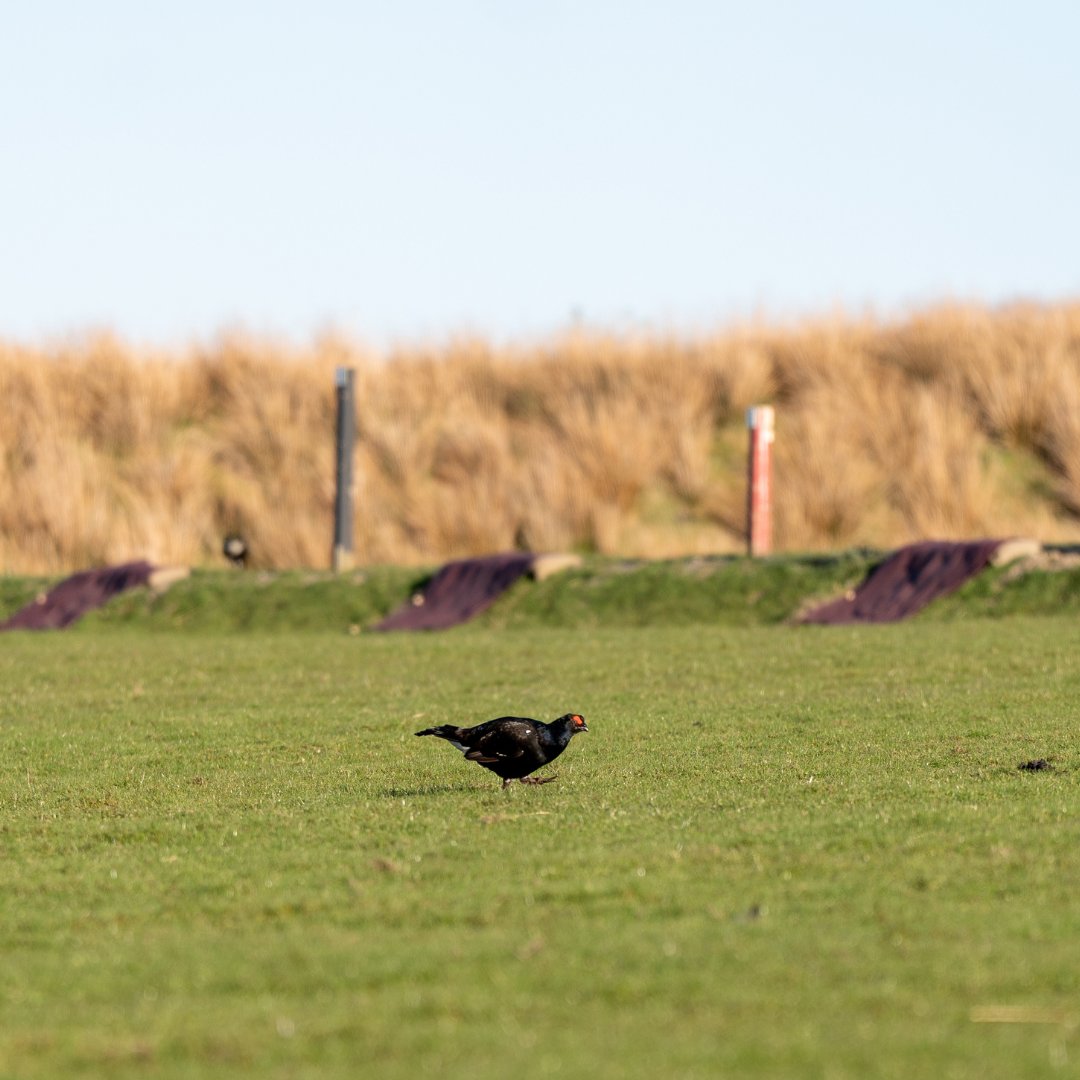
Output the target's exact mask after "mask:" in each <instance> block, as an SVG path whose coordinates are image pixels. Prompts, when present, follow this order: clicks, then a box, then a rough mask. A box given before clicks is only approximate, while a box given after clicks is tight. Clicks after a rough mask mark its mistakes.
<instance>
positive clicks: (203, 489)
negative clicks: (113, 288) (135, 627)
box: [0, 304, 1080, 573]
mask: <svg viewBox="0 0 1080 1080" xmlns="http://www.w3.org/2000/svg"><path fill="white" fill-rule="evenodd" d="M339 365H348V366H352V367H354V368H355V369H356V371H357V377H356V387H357V401H358V428H359V442H358V447H357V456H356V462H355V476H356V492H355V494H356V508H357V513H356V521H355V536H356V546H357V557H358V559H359V560H360V561H361V562H399V563H425V562H436V561H439V560H442V559H446V558H451V557H457V556H463V555H467V554H475V553H479V552H485V551H494V550H503V549H507V548H513V547H527V548H532V549H536V550H552V549H568V548H575V549H586V550H596V551H600V552H605V553H618V554H625V555H643V556H670V555H677V554H683V553H691V552H709V551H716V552H725V551H734V550H741V548H742V546H743V528H744V516H745V476H744V469H745V456H746V446H745V443H746V434H745V430H744V427H743V415H744V412H745V410H746V408H747V407H748V406H750V405H752V404H756V403H760V402H765V401H771V402H774V403H775V404H776V406H777V412H778V421H777V426H778V436H777V443H776V484H775V489H776V505H775V523H776V524H775V528H776V542H777V545H778V546H779V547H780V548H781V549H787V550H814V549H823V548H833V547H838V546H846V545H852V544H867V545H874V546H879V547H891V546H894V545H897V544H900V543H903V542H906V541H909V540H913V539H917V538H922V537H927V536H936V537H943V538H949V537H953V538H955V537H970V536H978V535H1005V534H1020V533H1023V534H1030V535H1036V536H1038V537H1040V538H1042V539H1044V540H1073V539H1077V538H1080V518H1078V515H1080V304H1071V305H1058V306H1053V307H1038V306H1026V307H1024V306H1017V307H1013V308H1008V309H997V310H990V309H985V308H976V307H960V306H955V307H940V308H936V309H932V310H928V311H925V312H922V313H919V314H917V315H915V316H913V317H911V318H909V319H907V320H904V321H899V322H886V321H876V320H872V319H867V318H864V319H846V318H842V317H834V318H830V319H824V320H818V321H810V322H807V323H805V324H803V325H799V326H793V327H780V326H769V325H748V326H741V327H733V328H730V329H727V330H723V331H719V332H716V333H713V334H707V335H698V336H685V337H679V336H665V335H659V334H656V335H645V336H608V335H604V334H599V333H582V332H578V333H572V334H568V335H565V336H559V337H555V338H552V339H550V340H548V341H546V342H542V343H540V344H536V345H530V346H520V347H508V348H500V349H495V348H493V347H492V346H491V345H490V344H489V343H487V342H485V341H483V340H461V341H456V342H451V343H448V344H446V345H444V346H442V347H439V348H432V349H424V348H414V349H403V350H400V351H397V352H395V353H393V354H392V355H376V354H374V353H372V352H368V351H365V350H364V349H362V348H361V347H359V346H358V345H356V344H355V343H351V342H349V341H345V340H341V339H336V338H329V337H328V338H325V339H321V340H318V341H315V342H312V343H311V344H310V345H308V346H306V347H300V348H297V347H285V346H282V345H280V344H275V343H273V342H269V341H265V340H257V339H248V338H244V337H242V336H232V337H225V338H222V339H221V340H219V341H217V342H215V343H213V344H209V345H201V346H198V347H195V348H190V349H186V350H175V351H172V352H167V351H162V352H152V351H146V350H136V349H134V348H132V347H131V346H129V345H127V344H125V343H124V342H122V341H120V340H118V339H116V338H114V337H111V336H108V335H101V336H96V337H92V338H87V339H83V340H79V341H74V342H65V343H61V344H54V345H49V346H42V347H30V346H27V345H20V344H14V343H9V344H0V401H2V402H3V408H4V419H3V424H2V426H0V494H2V498H0V571H4V572H21V573H37V572H62V571H68V570H72V569H75V568H80V567H84V566H88V565H93V564H100V563H105V562H113V561H119V560H123V559H127V558H136V557H147V558H150V559H152V560H156V561H160V562H182V563H194V564H214V563H217V562H220V560H221V556H220V545H221V539H222V537H223V536H224V535H225V534H226V533H227V532H229V531H233V530H238V531H240V532H242V533H243V534H244V535H245V536H246V537H247V538H248V540H249V543H250V546H251V549H252V552H253V560H254V562H255V564H256V565H261V566H267V567H286V566H325V565H327V564H328V561H329V557H330V538H331V523H332V505H333V494H334V492H333V423H334V392H333V370H334V368H335V367H336V366H339Z"/></svg>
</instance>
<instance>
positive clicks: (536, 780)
mask: <svg viewBox="0 0 1080 1080" xmlns="http://www.w3.org/2000/svg"><path fill="white" fill-rule="evenodd" d="M558 779H559V774H558V773H556V774H555V775H554V776H523V777H522V778H521V782H522V783H523V784H550V783H551V782H552V781H553V780H558Z"/></svg>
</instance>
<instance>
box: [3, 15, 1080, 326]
mask: <svg viewBox="0 0 1080 1080" xmlns="http://www.w3.org/2000/svg"><path fill="white" fill-rule="evenodd" d="M1078 48H1080V4H1077V3H1075V2H1074V0H1060V2H1047V0H1025V2H1024V3H1022V4H1021V3H1017V2H1009V3H999V2H994V0H987V2H975V0H970V2H959V0H958V2H950V0H908V2H906V3H896V2H877V0H866V2H862V3H856V2H838V0H812V2H811V0H807V2H805V3H794V2H782V0H738V2H726V0H715V2H707V0H649V2H634V0H566V2H564V0H501V2H500V0H384V2H380V3H375V2H354V3H347V2H344V0H337V2H334V0H302V2H299V0H298V2H295V3H294V2H276V0H262V2H257V3H256V2H247V0H244V2H230V0H214V2H209V0H184V3H168V4H166V3H163V2H157V0H95V2H82V0H79V2H73V0H67V2H64V0H34V2H27V3H21V4H16V3H11V4H5V5H4V10H3V13H2V16H0V147H2V150H0V337H4V338H8V339H12V338H14V339H16V340H21V341H31V342H32V341H38V340H42V339H48V338H51V337H54V336H57V335H63V334H67V333H70V332H73V331H76V332H77V331H80V330H82V329H86V328H92V327H98V326H108V327H110V328H112V329H114V330H116V331H118V332H119V333H120V334H121V335H123V336H126V337H129V338H131V339H133V340H135V341H152V342H158V343H161V344H183V343H186V342H187V341H189V340H192V339H194V338H208V337H212V336H213V335H215V334H216V333H217V332H219V331H220V330H222V329H225V328H228V327H236V326H244V327H247V328H249V329H251V330H254V331H257V332H272V333H280V334H284V335H288V336H290V337H294V338H296V339H300V340H303V339H305V338H306V337H308V336H310V335H311V334H313V333H316V332H318V331H319V330H321V329H325V328H327V327H336V328H338V329H340V330H343V331H345V332H348V333H350V334H353V335H355V336H357V337H358V338H360V339H362V340H366V341H368V342H370V343H371V344H374V345H383V344H386V343H389V342H392V341H398V340H405V341H415V340H420V339H430V338H433V337H434V338H441V337H444V336H446V335H448V334H451V333H454V332H458V331H479V332H481V333H484V334H487V335H490V336H492V337H494V338H496V339H506V338H521V337H533V336H536V335H538V334H539V335H542V334H545V333H548V332H549V331H552V330H557V329H560V328H562V327H565V326H566V325H567V324H568V323H569V322H570V321H571V320H572V319H575V318H577V319H583V320H584V322H585V323H586V324H588V325H593V326H598V327H604V328H611V329H615V330H622V329H627V328H632V327H640V326H648V327H660V328H665V329H679V328H687V329H698V328H709V327H712V326H715V325H722V324H724V323H727V322H729V321H731V320H732V319H736V318H741V317H744V316H751V315H754V314H755V313H764V314H765V315H778V316H783V317H787V316H791V315H798V314H804V313H816V312H824V313H827V312H829V311H831V310H833V309H834V308H836V307H838V306H840V307H843V308H845V309H847V310H850V311H862V310H863V309H864V308H866V307H869V308H871V309H872V310H876V311H878V312H887V313H893V312H897V311H904V310H907V309H909V308H912V307H918V306H921V305H924V304H927V303H931V302H934V301H936V300H939V299H945V298H958V299H973V300H980V301H986V302H990V303H996V302H1001V301H1007V300H1010V299H1014V298H1018V297H1023V298H1033V299H1040V300H1054V299H1060V298H1064V297H1077V296H1080V138H1078V137H1077V129H1078V123H1080V120H1078V118H1080V62H1078V61H1077V55H1078V53H1077V50H1078Z"/></svg>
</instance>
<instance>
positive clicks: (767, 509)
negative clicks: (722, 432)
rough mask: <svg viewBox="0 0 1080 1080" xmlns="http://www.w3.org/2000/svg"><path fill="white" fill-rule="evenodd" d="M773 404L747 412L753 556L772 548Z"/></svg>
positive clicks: (749, 525)
mask: <svg viewBox="0 0 1080 1080" xmlns="http://www.w3.org/2000/svg"><path fill="white" fill-rule="evenodd" d="M774 422H775V411H774V410H773V407H772V406H771V405H755V406H754V407H753V408H752V409H748V410H747V412H746V426H747V427H748V428H749V429H750V459H749V461H748V463H747V479H746V551H747V554H748V555H750V556H751V557H755V556H758V555H768V554H769V552H770V551H772V444H773V440H774V439H775V438H776V432H775V430H774V427H773V424H774Z"/></svg>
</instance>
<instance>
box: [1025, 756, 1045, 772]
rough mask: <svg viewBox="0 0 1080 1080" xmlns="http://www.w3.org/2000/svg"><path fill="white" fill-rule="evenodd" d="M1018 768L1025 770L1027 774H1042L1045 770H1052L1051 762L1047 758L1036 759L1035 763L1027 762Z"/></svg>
mask: <svg viewBox="0 0 1080 1080" xmlns="http://www.w3.org/2000/svg"><path fill="white" fill-rule="evenodd" d="M1017 768H1020V769H1023V770H1024V771H1025V772H1042V771H1043V769H1049V768H1050V762H1049V761H1047V760H1046V758H1035V759H1034V760H1033V761H1025V762H1024V763H1023V764H1022V765H1019V766H1017Z"/></svg>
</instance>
